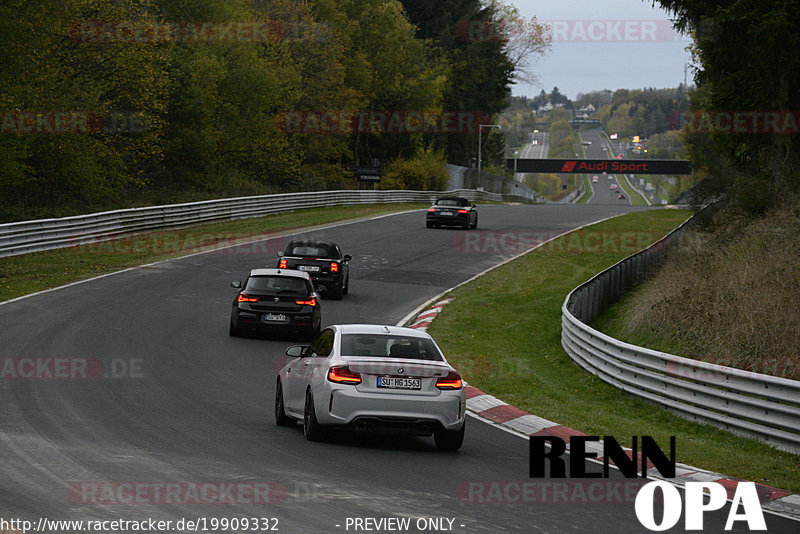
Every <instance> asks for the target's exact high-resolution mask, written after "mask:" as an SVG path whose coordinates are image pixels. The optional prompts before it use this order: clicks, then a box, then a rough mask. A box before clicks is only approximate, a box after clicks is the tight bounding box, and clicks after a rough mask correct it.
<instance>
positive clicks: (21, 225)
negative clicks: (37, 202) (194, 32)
mask: <svg viewBox="0 0 800 534" xmlns="http://www.w3.org/2000/svg"><path fill="white" fill-rule="evenodd" d="M444 194H452V195H458V196H462V197H466V198H468V199H469V200H473V201H474V200H490V201H511V202H531V199H530V198H527V197H520V196H514V195H501V194H496V193H488V192H486V191H480V190H472V189H459V190H455V191H446V192H445V191H356V190H345V191H320V192H313V193H288V194H281V195H262V196H254V197H240V198H226V199H221V200H207V201H203V202H192V203H188V204H171V205H168V206H152V207H146V208H132V209H124V210H116V211H106V212H102V213H92V214H89V215H78V216H75V217H62V218H58V219H41V220H36V221H23V222H16V223H8V224H0V257H4V256H14V255H17V254H25V253H28V252H36V251H40V250H49V249H54V248H64V247H69V246H74V245H79V244H81V243H87V242H90V243H95V242H99V241H107V240H110V239H116V238H118V237H121V236H124V235H131V234H135V233H138V232H144V231H148V230H160V229H164V228H176V227H179V226H187V225H191V224H197V223H204V222H211V221H220V220H230V219H245V218H248V217H260V216H262V215H268V214H270V213H278V212H282V211H291V210H297V209H301V208H319V207H325V206H344V205H353V204H380V203H395V202H400V203H402V202H431V201H432V200H433V199H435V198H436V197H438V196H441V195H444Z"/></svg>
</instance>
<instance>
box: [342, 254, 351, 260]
mask: <svg viewBox="0 0 800 534" xmlns="http://www.w3.org/2000/svg"><path fill="white" fill-rule="evenodd" d="M352 259H353V256H351V255H350V254H345V255H344V261H350V260H352Z"/></svg>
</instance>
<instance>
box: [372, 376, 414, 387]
mask: <svg viewBox="0 0 800 534" xmlns="http://www.w3.org/2000/svg"><path fill="white" fill-rule="evenodd" d="M378 387H379V388H386V389H422V379H421V378H398V377H394V376H379V377H378Z"/></svg>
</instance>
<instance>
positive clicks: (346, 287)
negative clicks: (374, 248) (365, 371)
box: [342, 274, 350, 295]
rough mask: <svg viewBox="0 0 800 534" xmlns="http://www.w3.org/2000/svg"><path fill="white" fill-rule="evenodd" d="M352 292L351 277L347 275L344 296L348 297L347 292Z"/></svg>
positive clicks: (343, 290) (343, 289) (343, 288)
mask: <svg viewBox="0 0 800 534" xmlns="http://www.w3.org/2000/svg"><path fill="white" fill-rule="evenodd" d="M348 291H350V275H349V274H348V275H347V278H345V280H344V286H343V287H342V294H344V295H347V292H348Z"/></svg>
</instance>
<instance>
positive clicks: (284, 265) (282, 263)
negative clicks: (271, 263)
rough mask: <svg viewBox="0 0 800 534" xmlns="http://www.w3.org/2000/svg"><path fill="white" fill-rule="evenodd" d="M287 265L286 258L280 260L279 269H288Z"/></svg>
mask: <svg viewBox="0 0 800 534" xmlns="http://www.w3.org/2000/svg"><path fill="white" fill-rule="evenodd" d="M286 265H287V263H286V260H281V261H280V262H278V269H286V268H287V267H286Z"/></svg>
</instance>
